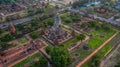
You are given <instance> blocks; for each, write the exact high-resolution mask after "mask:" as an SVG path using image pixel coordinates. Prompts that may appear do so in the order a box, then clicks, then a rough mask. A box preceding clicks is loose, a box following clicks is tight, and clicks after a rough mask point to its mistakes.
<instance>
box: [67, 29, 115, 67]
mask: <svg viewBox="0 0 120 67" xmlns="http://www.w3.org/2000/svg"><path fill="white" fill-rule="evenodd" d="M114 33H115V31H114V30H111V31H110V32H107V31H103V30H94V29H93V30H92V32H91V33H88V32H87V33H86V34H87V35H89V34H92V35H93V38H92V39H90V40H88V45H89V50H83V45H84V44H85V43H83V44H82V45H81V46H80V47H79V48H78V49H75V50H73V51H72V52H71V55H72V56H74V54H79V57H78V58H77V60H75V61H74V62H73V63H72V64H71V65H70V67H75V66H76V64H78V63H79V62H80V61H82V60H83V59H84V58H85V57H87V56H88V55H89V54H90V53H92V52H93V51H94V50H95V49H96V48H98V47H99V46H100V45H101V44H103V43H104V42H105V41H106V40H108V39H109V38H110V37H111V36H112V35H114ZM101 34H102V35H104V36H105V37H104V38H100V35H101ZM75 41H76V40H75ZM75 41H74V40H73V42H75ZM68 44H69V43H68ZM110 48H111V45H108V46H106V47H104V48H103V49H102V50H101V52H98V53H100V56H103V55H104V54H105V53H106V52H107V51H108V50H109V49H110Z"/></svg>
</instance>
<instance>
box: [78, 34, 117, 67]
mask: <svg viewBox="0 0 120 67" xmlns="http://www.w3.org/2000/svg"><path fill="white" fill-rule="evenodd" d="M117 34H118V32H117V33H115V34H114V35H113V36H112V37H110V38H109V39H108V40H107V41H105V42H104V43H103V44H102V45H101V46H100V47H98V48H97V49H96V50H95V51H94V52H92V53H91V54H90V55H88V56H87V57H86V58H85V59H84V60H83V61H81V62H80V63H79V64H78V65H77V66H76V67H81V66H82V65H83V64H84V63H85V62H87V61H88V60H89V59H90V58H91V57H92V56H94V55H95V54H96V53H97V52H98V51H99V50H100V49H102V48H103V47H104V46H105V45H106V44H107V43H108V42H109V41H110V40H112V39H113V38H114V37H115V36H116V35H117Z"/></svg>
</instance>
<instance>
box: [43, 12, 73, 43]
mask: <svg viewBox="0 0 120 67" xmlns="http://www.w3.org/2000/svg"><path fill="white" fill-rule="evenodd" d="M72 34H73V32H68V31H66V30H64V29H63V28H62V26H61V19H60V16H59V13H57V14H56V15H55V21H54V25H53V26H52V27H49V29H48V30H46V32H45V35H43V37H44V38H45V39H46V40H48V41H49V42H50V43H52V44H53V45H57V44H62V43H63V42H65V41H67V40H69V39H71V38H72Z"/></svg>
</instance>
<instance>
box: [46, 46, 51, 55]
mask: <svg viewBox="0 0 120 67" xmlns="http://www.w3.org/2000/svg"><path fill="white" fill-rule="evenodd" d="M45 51H46V52H47V53H48V54H50V52H51V51H52V48H51V47H50V46H47V47H46V48H45Z"/></svg>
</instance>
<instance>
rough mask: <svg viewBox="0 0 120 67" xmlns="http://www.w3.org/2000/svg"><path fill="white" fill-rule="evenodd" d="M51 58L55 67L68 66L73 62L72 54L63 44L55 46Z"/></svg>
mask: <svg viewBox="0 0 120 67" xmlns="http://www.w3.org/2000/svg"><path fill="white" fill-rule="evenodd" d="M51 59H52V61H53V64H54V66H55V67H67V65H68V64H70V63H71V56H70V54H69V52H68V50H67V49H65V48H64V47H62V46H57V47H54V48H53V50H52V51H51Z"/></svg>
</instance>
